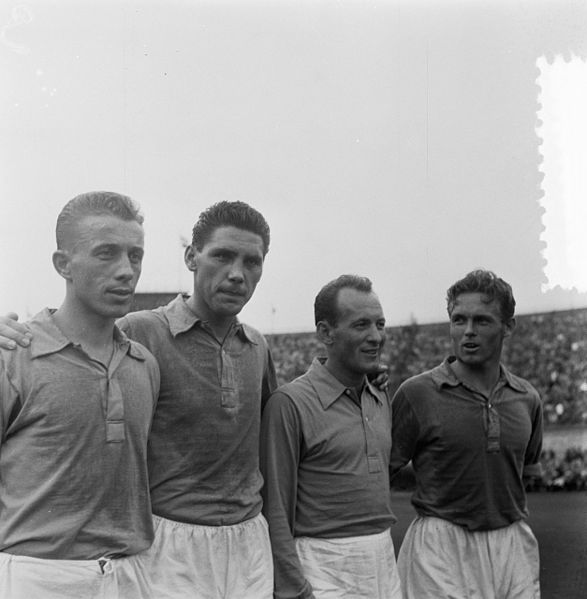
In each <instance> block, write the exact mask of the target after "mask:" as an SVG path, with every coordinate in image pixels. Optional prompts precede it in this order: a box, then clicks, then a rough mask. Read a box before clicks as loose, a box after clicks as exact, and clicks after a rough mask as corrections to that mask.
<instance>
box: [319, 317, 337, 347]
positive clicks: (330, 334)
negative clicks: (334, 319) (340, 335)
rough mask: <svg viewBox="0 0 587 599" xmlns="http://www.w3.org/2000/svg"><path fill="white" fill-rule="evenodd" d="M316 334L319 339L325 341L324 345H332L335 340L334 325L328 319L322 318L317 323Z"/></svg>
mask: <svg viewBox="0 0 587 599" xmlns="http://www.w3.org/2000/svg"><path fill="white" fill-rule="evenodd" d="M316 334H317V336H318V339H319V340H320V341H321V342H322V343H324V345H326V346H328V345H332V342H333V340H334V327H333V326H332V325H331V324H330V323H329V322H327V321H326V320H321V321H320V322H319V323H318V324H317V325H316Z"/></svg>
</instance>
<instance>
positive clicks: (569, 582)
mask: <svg viewBox="0 0 587 599" xmlns="http://www.w3.org/2000/svg"><path fill="white" fill-rule="evenodd" d="M409 498H410V494H409V493H408V492H405V491H395V492H394V493H393V506H394V511H395V514H396V516H397V517H398V522H397V524H396V525H395V526H393V527H392V536H393V542H394V544H395V548H396V551H397V549H398V548H399V546H400V544H401V540H402V539H403V536H404V534H405V532H406V529H407V527H408V525H409V523H410V522H411V521H412V518H413V517H414V515H415V512H414V510H413V508H412V506H411V504H410V500H409ZM528 507H529V509H530V518H529V520H528V522H529V524H530V526H531V527H532V530H533V531H534V534H535V535H536V538H537V539H538V543H539V545H540V581H541V585H542V599H587V493H583V492H572V493H565V492H560V493H530V494H529V495H528Z"/></svg>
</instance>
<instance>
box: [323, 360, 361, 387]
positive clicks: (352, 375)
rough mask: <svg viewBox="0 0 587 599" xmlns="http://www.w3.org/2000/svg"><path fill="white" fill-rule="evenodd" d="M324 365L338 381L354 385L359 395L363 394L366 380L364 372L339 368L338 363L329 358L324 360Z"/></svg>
mask: <svg viewBox="0 0 587 599" xmlns="http://www.w3.org/2000/svg"><path fill="white" fill-rule="evenodd" d="M324 367H325V368H326V370H328V372H330V374H331V375H332V376H333V377H334V378H335V379H336V380H337V381H339V382H341V383H342V384H343V385H344V386H345V387H352V388H353V389H355V390H356V392H357V394H358V395H359V396H360V395H361V390H362V389H363V382H364V380H365V375H364V374H360V373H356V372H349V371H348V370H344V369H342V368H339V367H338V365H337V364H336V363H334V362H332V361H331V360H330V359H328V358H327V359H326V362H324Z"/></svg>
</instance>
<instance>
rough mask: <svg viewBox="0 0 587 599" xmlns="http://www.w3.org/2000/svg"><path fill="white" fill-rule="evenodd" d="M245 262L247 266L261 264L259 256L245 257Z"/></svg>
mask: <svg viewBox="0 0 587 599" xmlns="http://www.w3.org/2000/svg"><path fill="white" fill-rule="evenodd" d="M245 264H246V265H247V267H248V268H257V267H258V266H261V259H260V258H247V259H246V260H245Z"/></svg>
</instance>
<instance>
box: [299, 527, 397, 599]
mask: <svg viewBox="0 0 587 599" xmlns="http://www.w3.org/2000/svg"><path fill="white" fill-rule="evenodd" d="M295 541H296V550H297V553H298V557H299V558H300V562H301V564H302V568H303V570H304V575H305V576H306V580H307V581H308V582H309V583H310V584H311V585H312V589H313V591H314V597H316V599H358V598H364V599H401V597H402V593H401V585H400V581H399V577H398V572H397V567H396V563H395V552H394V549H393V539H392V538H391V533H390V531H389V530H386V531H384V532H381V533H378V534H374V535H365V536H360V537H346V538H343V539H316V538H310V537H297V538H296V540H295Z"/></svg>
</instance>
